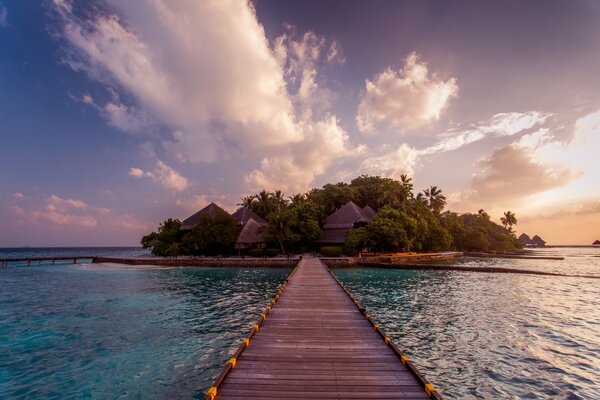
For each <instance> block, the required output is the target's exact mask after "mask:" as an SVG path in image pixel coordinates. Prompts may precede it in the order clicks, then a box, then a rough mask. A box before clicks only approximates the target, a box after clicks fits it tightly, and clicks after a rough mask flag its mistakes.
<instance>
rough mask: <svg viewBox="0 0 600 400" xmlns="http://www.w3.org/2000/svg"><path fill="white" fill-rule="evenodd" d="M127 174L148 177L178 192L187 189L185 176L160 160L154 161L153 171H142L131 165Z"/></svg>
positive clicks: (187, 184) (187, 183)
mask: <svg viewBox="0 0 600 400" xmlns="http://www.w3.org/2000/svg"><path fill="white" fill-rule="evenodd" d="M129 175H130V176H133V177H134V178H143V177H147V178H150V179H152V180H153V181H154V182H157V183H160V184H162V185H163V186H164V187H166V188H168V189H173V190H176V191H178V192H181V191H183V190H185V189H187V188H188V186H189V182H188V180H187V178H185V177H184V176H182V175H181V174H180V173H179V172H177V171H175V170H174V169H173V168H171V167H169V166H168V165H167V164H165V163H164V162H162V161H160V160H158V161H156V166H155V167H154V171H151V172H150V171H144V170H143V169H140V168H135V167H133V168H130V169H129Z"/></svg>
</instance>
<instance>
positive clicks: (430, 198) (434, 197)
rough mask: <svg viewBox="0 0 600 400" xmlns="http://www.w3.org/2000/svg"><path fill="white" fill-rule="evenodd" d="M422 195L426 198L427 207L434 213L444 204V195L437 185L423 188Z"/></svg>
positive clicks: (442, 207) (439, 211)
mask: <svg viewBox="0 0 600 400" xmlns="http://www.w3.org/2000/svg"><path fill="white" fill-rule="evenodd" d="M423 197H424V198H425V199H426V200H427V203H428V205H429V208H431V211H433V212H434V213H436V214H439V213H441V212H442V210H443V209H444V206H445V205H446V196H444V195H443V194H442V189H438V187H437V186H431V187H430V188H429V189H425V190H423Z"/></svg>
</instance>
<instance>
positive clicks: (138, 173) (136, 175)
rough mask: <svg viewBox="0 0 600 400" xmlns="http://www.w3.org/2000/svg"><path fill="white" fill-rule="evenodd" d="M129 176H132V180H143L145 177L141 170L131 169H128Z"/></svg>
mask: <svg viewBox="0 0 600 400" xmlns="http://www.w3.org/2000/svg"><path fill="white" fill-rule="evenodd" d="M129 175H130V176H133V177H134V178H143V177H144V176H145V175H146V173H145V172H144V170H143V169H140V168H133V167H132V168H129Z"/></svg>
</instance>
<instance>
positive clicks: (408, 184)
mask: <svg viewBox="0 0 600 400" xmlns="http://www.w3.org/2000/svg"><path fill="white" fill-rule="evenodd" d="M400 184H401V185H402V197H403V198H404V200H408V199H409V198H411V197H412V191H413V184H412V178H410V177H409V176H408V175H405V174H402V175H400Z"/></svg>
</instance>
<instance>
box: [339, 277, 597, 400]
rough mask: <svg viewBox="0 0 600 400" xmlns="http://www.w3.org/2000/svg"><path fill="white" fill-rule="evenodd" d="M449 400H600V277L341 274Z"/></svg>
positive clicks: (378, 320)
mask: <svg viewBox="0 0 600 400" xmlns="http://www.w3.org/2000/svg"><path fill="white" fill-rule="evenodd" d="M336 274H337V275H338V276H339V277H340V279H341V280H342V281H344V282H345V283H346V284H347V286H348V287H349V288H350V290H351V291H352V292H353V293H354V294H355V295H356V297H357V298H358V299H360V301H362V302H363V303H364V304H365V305H366V306H367V308H368V309H369V311H370V312H371V313H372V314H373V315H374V317H375V319H376V320H377V322H379V323H380V324H381V326H382V327H384V329H385V331H386V332H387V333H388V334H389V335H390V336H392V337H393V339H394V340H395V341H396V343H398V344H399V345H400V347H401V348H403V349H404V350H405V351H406V352H407V353H408V354H409V356H410V357H411V358H413V359H414V360H415V361H416V364H417V365H418V366H419V368H421V369H422V370H423V372H424V373H425V374H426V376H427V377H428V378H429V379H430V380H431V381H432V382H434V383H435V384H437V386H439V387H440V388H441V391H442V393H443V394H444V396H445V397H448V398H548V397H552V398H562V399H578V398H600V390H599V389H598V386H597V382H599V381H600V372H599V369H598V365H600V352H599V351H598V350H599V349H600V287H599V285H598V283H597V281H596V280H591V279H581V278H559V279H557V278H555V277H539V276H529V275H512V274H487V273H466V272H435V271H418V272H417V271H398V270H387V269H366V270H359V269H353V270H338V271H336Z"/></svg>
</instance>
